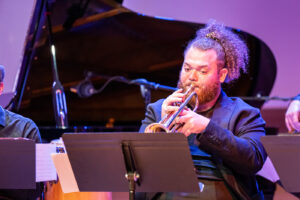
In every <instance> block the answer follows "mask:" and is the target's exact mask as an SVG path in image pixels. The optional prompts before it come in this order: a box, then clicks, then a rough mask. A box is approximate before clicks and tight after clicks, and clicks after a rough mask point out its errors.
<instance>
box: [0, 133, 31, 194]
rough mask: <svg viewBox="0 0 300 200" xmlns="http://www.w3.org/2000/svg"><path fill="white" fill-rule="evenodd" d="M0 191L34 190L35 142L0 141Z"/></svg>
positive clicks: (21, 140)
mask: <svg viewBox="0 0 300 200" xmlns="http://www.w3.org/2000/svg"><path fill="white" fill-rule="evenodd" d="M0 160H1V162H0V189H35V188H36V184H35V142H34V141H33V140H30V139H26V138H1V139H0Z"/></svg>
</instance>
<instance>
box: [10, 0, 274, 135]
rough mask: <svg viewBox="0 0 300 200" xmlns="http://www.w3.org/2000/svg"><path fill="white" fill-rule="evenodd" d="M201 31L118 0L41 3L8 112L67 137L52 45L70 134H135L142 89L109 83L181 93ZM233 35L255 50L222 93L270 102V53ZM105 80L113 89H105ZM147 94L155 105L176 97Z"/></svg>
mask: <svg viewBox="0 0 300 200" xmlns="http://www.w3.org/2000/svg"><path fill="white" fill-rule="evenodd" d="M46 4H47V5H46ZM47 9H48V10H47ZM45 13H46V15H45ZM47 17H49V18H48V19H47ZM48 20H50V24H49V21H48ZM202 26H203V24H202V23H192V22H185V21H179V20H174V19H170V18H163V17H153V16H146V15H144V14H142V13H138V12H134V11H132V10H130V9H128V8H126V7H124V6H123V5H122V1H117V0H116V1H114V0H97V1H96V0H95V1H80V2H79V3H78V2H77V1H67V0H60V1H54V2H51V1H49V2H47V1H37V2H36V5H35V9H34V13H33V17H32V20H31V26H30V30H29V32H28V35H29V36H28V38H29V39H28V40H27V41H26V44H25V51H24V57H23V61H22V65H21V71H20V78H19V79H18V83H17V88H16V96H15V98H14V100H13V103H12V104H11V109H12V110H14V111H15V112H18V113H20V114H22V115H24V116H27V117H29V118H31V119H33V120H34V121H35V122H36V123H37V124H38V126H39V127H40V129H41V133H42V137H45V138H48V139H53V138H55V137H58V136H59V134H56V132H57V131H58V132H60V133H61V132H64V131H66V130H62V131H60V130H61V129H57V128H55V127H56V125H57V124H56V121H55V116H54V113H55V112H54V109H53V104H55V102H54V101H53V100H52V99H53V95H52V84H53V79H54V77H53V74H54V73H53V64H52V59H53V58H52V55H51V51H50V45H51V42H53V45H55V48H56V64H57V74H58V77H59V80H60V82H61V84H62V86H63V88H64V91H65V96H66V105H67V118H68V122H69V123H68V126H67V127H65V128H68V131H75V132H77V131H136V130H138V127H139V125H140V121H141V120H142V119H143V117H144V111H145V103H146V102H145V99H143V97H142V95H143V94H142V93H141V87H140V86H138V85H136V84H128V83H126V82H124V81H118V79H115V81H110V80H111V79H112V80H114V79H113V77H116V76H121V77H124V78H125V79H126V80H136V79H141V78H142V79H146V80H147V81H150V82H154V83H159V84H161V85H166V86H171V87H176V84H177V80H178V75H179V70H180V67H181V64H182V61H183V50H184V48H185V46H186V44H187V42H188V41H189V40H191V39H192V38H193V37H194V34H195V31H196V30H197V29H198V28H200V27H202ZM49 28H51V32H52V34H51V35H49ZM229 28H230V27H229ZM233 31H235V32H236V33H237V34H239V35H240V37H242V38H243V39H244V40H245V41H246V42H247V45H248V47H249V49H250V64H249V69H248V71H249V72H248V74H243V75H242V77H241V78H240V79H239V80H238V81H237V82H236V83H234V84H232V85H225V91H226V92H227V93H228V95H230V96H242V97H246V96H256V95H257V94H259V95H262V96H268V95H269V94H270V91H271V89H272V86H273V83H274V81H275V75H276V61H275V58H274V55H273V53H272V51H271V50H270V48H269V47H268V46H267V45H266V44H265V43H264V41H262V40H260V39H258V38H256V37H255V36H253V35H251V34H249V33H247V32H244V31H241V30H239V29H233ZM49 37H51V40H49ZM266 71H267V72H268V73H265V72H266ZM108 80H109V81H110V82H109V84H107V86H106V87H103V86H104V85H106V83H107V81H108ZM86 84H88V87H93V89H94V90H95V91H98V89H100V88H101V89H103V90H102V91H101V92H100V91H98V92H97V93H95V94H89V95H84V94H83V95H82V94H81V93H80V90H85V88H83V89H82V87H86ZM102 87H103V88H102ZM72 91H73V92H72ZM74 91H77V93H74ZM78 91H79V94H78ZM150 91H151V102H153V101H155V100H157V99H159V98H163V97H166V96H167V95H168V94H170V92H171V91H167V90H160V89H157V90H155V89H150ZM83 92H84V91H83ZM248 102H249V103H250V104H252V105H254V106H256V107H258V108H260V107H261V106H262V105H263V103H264V101H261V100H259V101H257V100H255V99H254V100H251V99H250V101H248Z"/></svg>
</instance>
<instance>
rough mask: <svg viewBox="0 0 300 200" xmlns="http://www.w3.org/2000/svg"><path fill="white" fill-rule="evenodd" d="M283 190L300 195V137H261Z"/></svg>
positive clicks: (286, 135) (287, 135)
mask: <svg viewBox="0 0 300 200" xmlns="http://www.w3.org/2000/svg"><path fill="white" fill-rule="evenodd" d="M261 142H262V144H263V145H264V147H265V149H266V151H267V153H268V155H269V157H270V158H271V160H272V163H273V165H274V167H275V169H276V171H277V173H278V175H279V177H280V181H281V183H282V185H283V186H284V188H285V189H286V190H287V191H288V192H291V193H300V181H299V180H300V172H299V169H300V156H299V155H300V135H290V134H288V133H287V134H282V135H277V136H273V135H272V136H271V135H270V136H264V137H261Z"/></svg>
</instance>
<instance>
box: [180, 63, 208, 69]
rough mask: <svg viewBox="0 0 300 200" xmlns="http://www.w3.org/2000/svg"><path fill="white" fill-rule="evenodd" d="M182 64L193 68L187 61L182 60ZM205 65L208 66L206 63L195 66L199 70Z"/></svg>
mask: <svg viewBox="0 0 300 200" xmlns="http://www.w3.org/2000/svg"><path fill="white" fill-rule="evenodd" d="M183 64H184V65H187V66H188V67H190V68H193V69H195V68H194V67H192V66H191V65H190V64H189V63H187V62H183ZM205 67H208V65H199V66H197V67H196V69H197V70H199V69H202V68H205Z"/></svg>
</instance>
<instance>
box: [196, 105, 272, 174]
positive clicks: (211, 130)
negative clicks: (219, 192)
mask: <svg viewBox="0 0 300 200" xmlns="http://www.w3.org/2000/svg"><path fill="white" fill-rule="evenodd" d="M231 121H232V122H231V124H233V128H230V127H228V129H232V130H233V132H232V131H229V130H228V129H225V128H222V127H221V126H219V125H218V124H217V123H215V122H213V121H210V122H209V124H208V126H207V127H206V129H205V130H204V131H203V132H202V133H201V134H199V135H198V137H197V139H198V141H199V147H200V148H201V149H203V150H205V151H207V152H208V153H211V154H213V155H216V156H217V157H219V158H221V159H222V161H223V162H224V163H225V164H226V165H227V166H229V167H230V168H232V169H234V170H235V171H237V172H239V173H242V174H255V173H256V172H257V171H258V170H260V169H261V167H262V166H263V163H264V161H265V159H266V156H267V155H266V152H265V150H264V148H263V145H262V144H261V142H260V137H261V136H264V135H265V129H264V126H265V122H264V120H263V119H262V118H261V116H260V113H259V111H258V110H257V109H254V108H251V109H249V110H242V111H239V112H238V113H236V114H233V117H232V119H231Z"/></svg>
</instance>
